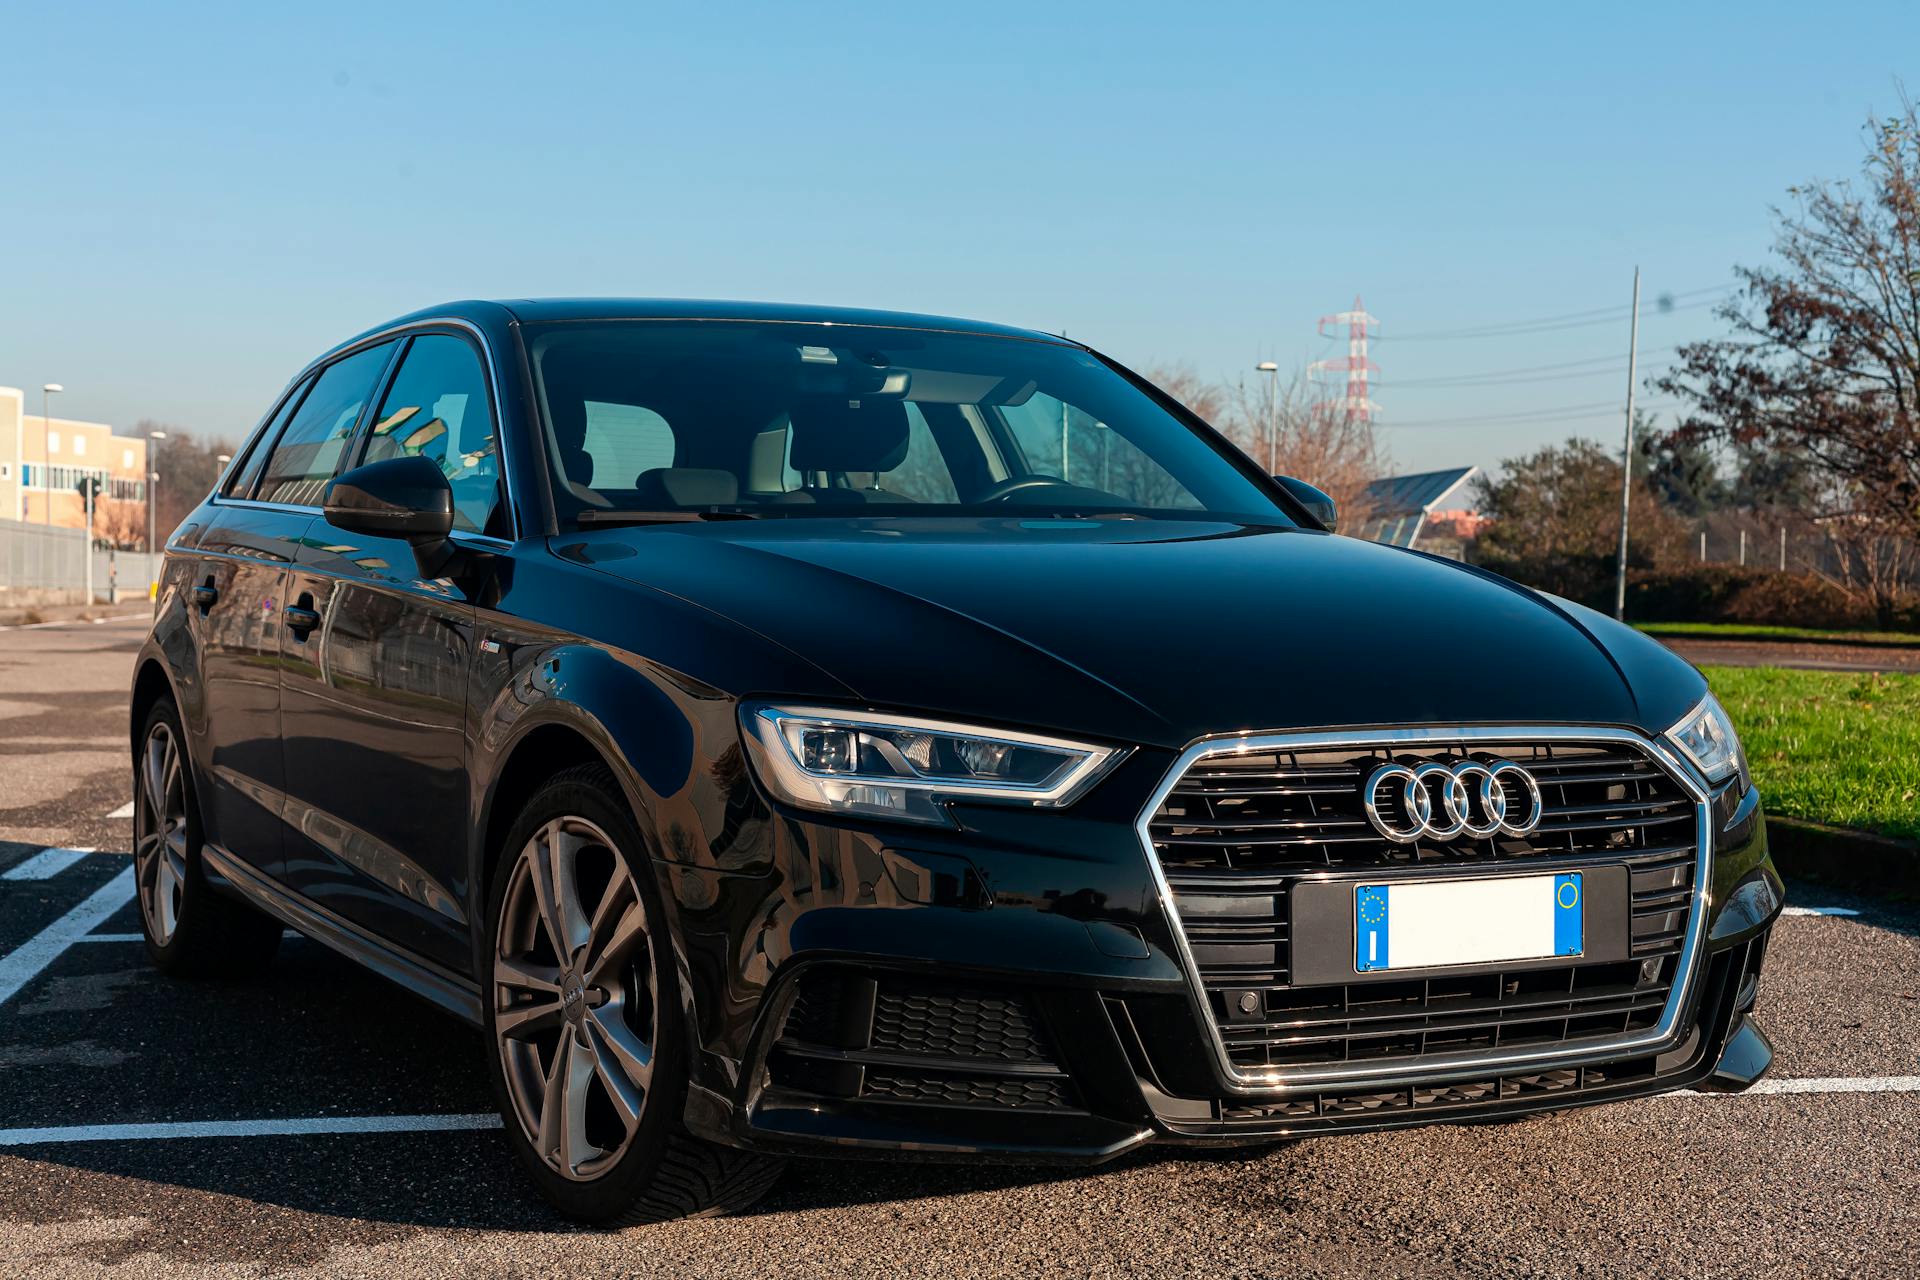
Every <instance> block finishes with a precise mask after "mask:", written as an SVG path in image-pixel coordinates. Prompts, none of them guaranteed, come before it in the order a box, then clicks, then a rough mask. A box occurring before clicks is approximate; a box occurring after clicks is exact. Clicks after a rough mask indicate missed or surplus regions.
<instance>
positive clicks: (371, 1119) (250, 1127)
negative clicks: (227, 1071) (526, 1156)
mask: <svg viewBox="0 0 1920 1280" xmlns="http://www.w3.org/2000/svg"><path fill="white" fill-rule="evenodd" d="M499 1127H500V1117H499V1116H498V1115H496V1114H495V1113H493V1112H487V1113H485V1114H474V1115H438V1116H431V1115H423V1116H315V1117H312V1118H308V1119H300V1120H189V1121H184V1122H182V1123H178V1124H170V1123H166V1122H161V1123H155V1124H65V1125H55V1126H52V1127H49V1128H44V1129H0V1147H24V1146H31V1145H34V1144H37V1143H43V1142H139V1141H151V1140H153V1139H155V1138H285V1137H303V1136H306V1135H308V1134H316V1133H433V1132H465V1131H470V1130H475V1129H498V1128H499Z"/></svg>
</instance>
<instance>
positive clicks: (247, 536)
mask: <svg viewBox="0 0 1920 1280" xmlns="http://www.w3.org/2000/svg"><path fill="white" fill-rule="evenodd" d="M210 510H211V511H212V512H213V513H214V514H213V518H212V521H211V523H210V524H209V525H208V528H207V531H206V533H205V534H204V535H203V536H202V537H201V539H200V545H199V548H198V553H197V557H196V560H195V562H194V564H193V567H192V573H193V580H192V582H191V583H190V584H189V585H188V587H187V591H186V598H187V618H188V625H189V627H190V628H191V629H192V631H193V633H194V635H195V637H196V638H197V640H198V642H199V645H200V655H201V659H200V669H201V672H202V674H203V677H204V679H205V681H206V691H205V699H204V705H205V714H206V718H207V722H206V725H205V729H204V732H203V733H202V734H200V735H199V736H200V740H201V741H202V742H203V743H204V744H205V745H204V747H203V750H204V751H205V753H206V759H205V760H204V761H202V767H201V771H200V776H201V781H202V800H203V803H202V806H201V809H202V817H203V818H204V819H205V821H206V826H207V837H208V839H210V840H212V841H213V842H214V843H215V844H217V845H219V846H220V847H221V848H223V849H226V850H227V851H228V852H230V853H232V854H233V855H234V856H235V857H237V858H240V859H242V860H243V861H245V862H248V863H250V864H251V865H253V866H255V867H258V868H259V869H261V870H262V871H265V872H267V873H268V874H270V875H271V874H276V873H277V872H278V871H279V867H280V859H281V852H282V841H281V808H282V802H283V800H284V798H285V785H286V772H285V768H284V765H283V759H282V752H281V746H280V643H281V634H280V630H281V629H280V607H281V603H282V601H283V600H284V598H285V589H286V579H287V575H288V573H289V572H290V568H291V565H292V562H293V558H294V550H295V548H296V547H297V546H298V545H299V540H300V538H301V536H302V535H303V534H304V533H305V532H306V529H307V526H308V525H310V524H312V523H313V520H314V517H313V516H312V515H311V514H309V513H306V512H288V511H270V510H265V509H261V508H255V507H240V506H227V505H220V506H216V507H213V508H210Z"/></svg>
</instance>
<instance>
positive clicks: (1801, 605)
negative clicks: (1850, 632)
mask: <svg viewBox="0 0 1920 1280" xmlns="http://www.w3.org/2000/svg"><path fill="white" fill-rule="evenodd" d="M1627 616H1628V617H1629V618H1632V619H1633V620H1634V621H1636V622H1746V623H1757V624H1767V625H1772V626H1781V627H1829V628H1849V627H1871V626H1873V625H1875V618H1874V612H1873V607H1872V605H1871V604H1869V603H1868V602H1866V601H1864V600H1860V599H1856V598H1853V597H1850V596H1848V595H1847V593H1846V592H1844V591H1842V590H1841V589H1840V588H1839V587H1836V586H1834V585H1833V584H1832V583H1831V582H1828V581H1827V580H1826V579H1824V578H1819V577H1816V576H1814V575H1813V574H1809V573H1778V572H1775V571H1773V570H1769V569H1757V568H1744V569H1743V568H1737V567H1735V566H1732V565H1696V566H1692V567H1689V568H1686V569H1661V570H1651V571H1643V572H1640V573H1635V574H1630V575H1629V576H1628V580H1627Z"/></svg>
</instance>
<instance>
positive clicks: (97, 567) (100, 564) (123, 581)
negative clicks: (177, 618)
mask: <svg viewBox="0 0 1920 1280" xmlns="http://www.w3.org/2000/svg"><path fill="white" fill-rule="evenodd" d="M87 554H88V551H87V533H86V530H84V529H62V528H59V527H57V526H48V525H44V524H22V523H21V522H20V521H18V520H0V592H7V591H22V592H24V591H39V592H71V593H72V595H73V598H74V600H75V601H79V600H80V598H81V596H82V595H83V594H85V591H86V585H87V562H86V559H85V557H86V556H87ZM92 555H93V590H94V595H95V596H96V597H98V598H99V599H102V600H104V599H106V598H107V591H108V588H109V587H110V586H118V588H119V592H120V598H121V599H123V600H125V599H128V598H130V597H132V598H140V597H144V596H145V595H146V594H147V555H146V553H145V552H141V551H101V550H98V549H96V550H94V551H93V552H92ZM0 598H3V597H0Z"/></svg>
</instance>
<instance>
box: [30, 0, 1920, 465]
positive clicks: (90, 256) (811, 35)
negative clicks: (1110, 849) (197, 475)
mask: <svg viewBox="0 0 1920 1280" xmlns="http://www.w3.org/2000/svg"><path fill="white" fill-rule="evenodd" d="M563 9H564V10H565V11H567V13H568V16H567V17H565V18H561V17H559V16H557V15H558V14H560V13H561V12H562V10H563ZM0 29H4V30H5V31H6V32H7V40H6V44H7V46H8V51H9V52H8V82H7V90H6V94H7V100H6V104H5V107H4V108H3V109H0V163H4V166H5V176H4V186H3V188H0V189H4V190H5V192H6V195H5V196H4V198H0V246H4V252H0V383H6V384H10V385H15V386H30V387H38V386H39V384H40V383H41V382H44V381H58V382H62V383H64V384H66V386H67V387H68V392H67V394H66V396H65V397H64V398H63V399H62V401H61V403H60V411H61V412H64V413H66V414H68V415H71V416H75V417H86V418H96V419H102V420H106V421H110V422H115V423H117V424H120V425H122V426H130V425H131V424H132V422H133V421H134V420H135V419H137V418H140V417H152V418H157V419H161V420H164V421H170V422H174V423H177V424H180V425H183V426H187V427H190V428H198V429H200V430H204V431H209V432H214V433H225V434H228V435H231V436H237V435H238V434H239V433H240V432H242V431H244V430H245V429H246V428H247V427H248V426H250V425H251V424H252V422H253V420H254V419H255V418H256V417H257V415H258V413H259V411H260V410H261V408H262V407H264V405H265V404H266V402H267V401H268V400H269V399H270V398H271V396H272V395H273V393H274V392H275V391H276V390H277V389H278V388H279V387H280V385H281V384H282V383H283V382H284V381H285V379H286V378H287V376H288V375H289V374H290V373H291V372H292V371H293V370H294V368H295V367H297V366H298V365H299V364H301V363H302V362H303V361H305V360H306V359H307V358H309V357H310V356H311V355H312V354H314V353H315V352H317V351H318V350H320V349H322V348H324V347H325V346H327V345H329V344H330V343H332V342H334V341H336V340H337V339H339V338H341V337H343V336H346V335H347V334H349V333H351V332H354V331H356V330H358V329H361V328H364V327H366V326H367V325H369V324H371V323H374V322H376V321H379V320H382V319H385V318H387V317H389V316H392V315H395V314H398V313H400V312H403V311H408V310H411V309H413V308H415V307H417V306H420V305H423V304H426V303H429V302H434V301H439V300H442V299H445V298H449V297H456V296H480V297H501V296H515V295H518V296H525V295H528V294H576V293H584V294H654V295H668V296H709V297H712V296H717V297H745V298H763V299H773V300H781V301H817V302H829V303H845V304H854V305H872V306H883V307H894V308H899V309H904V310H916V311H931V312H940V313H949V314H959V315H968V316H975V317H980V318H986V319H994V320H1001V321H1006V322H1010V323H1016V324H1025V325H1031V326H1034V327H1038V328H1046V329H1051V330H1061V329H1064V330H1065V331H1067V332H1068V333H1070V334H1072V335H1073V336H1075V337H1078V338H1082V339H1084V340H1087V341H1089V342H1091V343H1093V344H1094V345H1096V346H1098V347H1100V348H1101V349H1103V350H1105V351H1107V352H1109V353H1111V354H1113V355H1114V356H1116V357H1117V358H1119V359H1121V360H1123V361H1126V362H1128V363H1130V364H1134V365H1136V366H1147V365H1153V364H1156V363H1162V362H1185V363H1188V364H1191V365H1193V366H1194V367H1195V368H1196V369H1197V370H1198V371H1199V372H1201V373H1202V374H1204V375H1206V376H1209V377H1216V378H1221V379H1232V378H1236V377H1239V376H1240V375H1241V373H1242V371H1243V370H1248V369H1250V367H1251V366H1252V365H1253V364H1254V363H1255V362H1256V361H1257V360H1259V359H1262V358H1266V357H1269V356H1271V357H1274V358H1277V359H1279V360H1280V361H1281V362H1282V364H1285V365H1293V364H1296V363H1304V362H1305V361H1307V360H1310V359H1313V358H1315V357H1316V356H1319V355H1321V354H1323V353H1325V350H1326V347H1327V345H1328V344H1326V343H1324V342H1322V341H1321V340H1320V339H1319V338H1318V337H1317V336H1316V335H1315V322H1316V320H1317V319H1318V317H1319V316H1320V315H1322V314H1323V313H1327V312H1332V311H1338V310H1341V309H1344V308H1345V307H1346V306H1347V305H1348V304H1349V303H1350V302H1351V301H1352V299H1353V297H1354V295H1355V294H1356V293H1358V294H1361V295H1364V297H1365V299H1366V303H1367V306H1368V308H1369V309H1370V310H1371V311H1373V312H1374V313H1375V314H1376V315H1377V316H1379V317H1380V320H1381V322H1382V334H1383V340H1382V341H1381V342H1380V343H1379V344H1378V346H1377V347H1376V349H1375V356H1376V358H1377V359H1378V361H1379V363H1380V364H1381V366H1382V367H1383V373H1382V375H1381V379H1382V385H1380V387H1379V388H1378V390H1377V391H1376V394H1375V398H1376V400H1378V401H1379V402H1380V403H1381V404H1382V405H1383V406H1384V408H1385V410H1386V414H1385V416H1384V417H1383V419H1382V422H1383V424H1390V423H1395V422H1399V423H1404V424H1407V425H1403V426H1390V427H1387V428H1386V429H1385V437H1386V439H1387V441H1388V444H1389V447H1390V449H1391V451H1392V456H1393V458H1394V461H1395V462H1396V463H1397V464H1398V465H1399V466H1400V467H1401V469H1403V470H1416V469H1422V468H1425V467H1428V466H1440V465H1447V464H1450V463H1454V462H1461V463H1466V462H1476V463H1481V464H1483V465H1484V464H1492V463H1495V462H1497V461H1498V460H1499V459H1500V458H1502V457H1505V456H1510V455H1512V454H1514V453H1518V452H1521V451H1524V450H1527V449H1531V448H1534V447H1537V446H1538V445H1540V444H1542V443H1545V442H1548V441H1551V440H1557V439H1560V438H1563V437H1565V436H1566V435H1568V434H1571V433H1574V432H1583V433H1586V434H1590V435H1604V436H1606V437H1607V438H1609V439H1611V438H1612V437H1613V436H1615V435H1617V433H1618V429H1619V425H1618V424H1619V414H1618V411H1617V410H1615V409H1613V408H1612V407H1611V405H1610V404H1603V402H1613V401H1618V399H1619V398H1620V396H1621V394H1622V391H1623V388H1624V383H1625V375H1624V372H1621V371H1619V370H1618V369H1616V368H1615V367H1614V366H1615V364H1616V363H1617V362H1618V361H1617V359H1616V358H1618V357H1621V356H1623V353H1624V350H1625V346H1626V326H1625V321H1624V317H1623V316H1601V317H1598V318H1599V319H1602V320H1604V321H1605V323H1602V324H1582V325H1577V326H1574V327H1562V328H1553V329H1547V330H1545V331H1542V330H1540V329H1539V328H1538V327H1537V326H1535V327H1528V328H1524V329H1523V331H1521V332H1518V333H1513V334H1508V335H1503V336H1498V337H1482V338H1473V339H1455V340H1447V339H1432V338H1424V339H1423V338H1419V337H1418V336H1417V335H1420V334H1423V333H1426V334H1431V333H1435V332H1447V331H1454V330H1460V329H1475V328H1481V327H1485V326H1489V325H1498V324H1501V323H1503V322H1507V321H1531V320H1535V319H1538V318H1541V317H1552V316H1561V315H1566V314H1568V313H1583V312H1590V311H1593V310H1594V309H1598V308H1607V307H1619V308H1622V309H1623V308H1624V304H1625V303H1626V301H1627V295H1628V289H1629V285H1630V278H1631V273H1632V269H1633V267H1634V265H1635V264H1636V263H1638V264H1639V265H1640V266H1641V267H1642V268H1643V271H1644V276H1645V286H1644V287H1645V292H1646V297H1647V299H1648V301H1649V309H1650V311H1651V312H1652V314H1650V316H1649V318H1648V319H1647V320H1646V322H1645V323H1644V325H1643V327H1642V346H1643V349H1644V350H1646V351H1648V352H1650V353H1652V354H1651V355H1650V356H1649V357H1648V359H1649V361H1650V362H1651V363H1653V364H1654V365H1655V366H1656V367H1657V365H1658V362H1659V361H1660V360H1662V359H1663V358H1664V355H1663V352H1662V349H1664V348H1667V347H1670V346H1671V345H1672V344H1673V343H1674V342H1676V341H1680V340H1683V339H1686V338H1691V337H1697V336H1700V335H1702V334H1705V333H1709V332H1712V331H1713V330H1714V327H1715V322H1714V321H1713V319H1712V316H1711V312H1710V310H1709V309H1707V308H1705V307H1700V306H1693V305H1690V304H1692V303H1694V302H1696V301H1699V300H1704V299H1705V298H1707V297H1710V295H1703V294H1699V293H1698V292H1697V291H1700V290H1705V289H1711V288H1713V287H1715V286H1719V285H1722V284H1724V283H1726V282H1728V281H1729V280H1730V279H1731V268H1732V266H1733V264H1735V263H1736V262H1755V261H1758V260H1760V259H1761V258H1762V257H1763V256H1764V254H1765V252H1766V249H1767V246H1768V244H1769V242H1770V239H1771V232H1770V227H1769V219H1768V206H1769V205H1770V204H1773V203H1776V202H1779V201H1781V200H1783V199H1785V198H1786V197H1785V189H1786V188H1787V187H1788V186H1789V185H1791V184H1794V183H1796V182H1800V181H1803V180H1805V179H1808V178H1812V177H1819V176H1844V175H1846V174H1849V173H1851V172H1853V171H1854V170H1855V169H1856V168H1857V165H1858V161H1859V155H1860V133H1859V130H1860V126H1861V124H1862V123H1863V122H1864V120H1865V119H1866V118H1867V116H1868V114H1869V113H1870V112H1876V111H1877V112H1880V113H1885V112H1886V111H1888V110H1889V109H1890V108H1891V107H1892V105H1893V104H1894V103H1895V101H1896V97H1897V87H1896V85H1897V81H1898V79H1899V78H1900V77H1901V76H1902V75H1909V78H1910V79H1915V80H1920V70H1915V69H1910V68H1909V67H1908V66H1907V65H1904V64H1903V59H1904V61H1905V63H1913V62H1915V59H1916V55H1915V53H1914V50H1916V49H1920V7H1916V6H1912V5H1910V4H1909V5H1898V4H1888V5H1826V6H1813V5H1807V4H1805V3H1797V4H1791V5H1777V4H1761V3H1748V4H1743V5H1740V6H1738V7H1735V6H1712V7H1709V6H1704V5H1703V6H1676V5H1671V4H1661V5H1654V4H1645V5H1641V4H1620V3H1614V4H1607V5H1591V6H1545V5H1539V4H1529V5H1513V6H1499V7H1493V6H1456V5H1433V4H1420V5H1405V6H1399V5H1393V4H1374V5H1368V6H1355V7H1351V8H1348V9H1342V8H1341V7H1338V6H1329V5H1314V6H1311V7H1307V6H1289V5H1277V4H1263V5H1213V6H1199V5H1188V6H1171V5H1167V6H1157V5H1156V6H1144V5H1143V6H1122V5H1114V4H1107V5H1077V4H1076V5H1067V4H1035V3H1031V2H1029V3H1026V4H1021V5H997V4H980V3H975V4H967V5H943V6H922V5H903V4H899V3H893V4H886V5H872V6H838V5H832V4H827V3H816V4H807V5H769V6H748V5H733V6H722V5H705V6H685V7H682V6H661V5H645V6H642V5H576V6H548V7H535V6H531V5H523V6H492V5H487V4H480V3H468V4H462V5H458V6H427V5H371V4H357V3H336V4H329V5H326V6H306V7H302V8H301V9H299V10H298V11H296V10H295V9H294V8H293V7H291V6H273V5H257V4H255V5H244V6H242V5H235V6H230V7H227V6H196V7H188V6H179V7H177V8H175V7H171V6H166V7H163V6H124V7H121V6H109V5H98V4H82V3H76V4H71V5H46V4H22V3H16V2H15V0H0ZM1910 72H1911V74H1910ZM1662 293H1667V294H1673V295H1678V296H1679V298H1680V305H1679V307H1678V308H1677V309H1676V310H1674V311H1672V312H1671V313H1667V314H1661V313H1659V312H1658V311H1657V309H1655V308H1654V307H1653V306H1652V303H1653V300H1654V299H1656V298H1657V297H1658V296H1659V295H1661V294H1662ZM1395 335H1405V338H1404V340H1396V337H1395ZM1577 361H1589V362H1591V363H1589V364H1585V365H1575V366H1574V367H1572V368H1553V369H1549V370H1546V371H1544V372H1543V373H1541V374H1524V373H1523V374H1521V375H1518V376H1528V377H1534V378H1537V379H1538V380H1536V381H1530V382H1514V381H1510V380H1509V381H1503V382H1498V383H1495V384H1493V385H1480V386H1471V385H1461V384H1459V383H1453V384H1451V385H1449V384H1435V383H1434V382H1433V381H1432V380H1433V379H1437V378H1457V377H1461V376H1463V375H1475V374H1481V373H1489V374H1497V373H1503V372H1506V371H1512V370H1516V369H1518V370H1532V369H1535V368H1537V367H1538V366H1543V365H1552V366H1563V365H1569V364H1571V363H1572V362H1577ZM1569 373H1575V374H1579V375H1581V376H1579V377H1566V376H1562V375H1565V374H1569ZM1396 380H1399V381H1402V382H1404V383H1405V384H1406V385H1404V386H1396V385H1395V382H1396ZM32 399H33V400H35V401H37V399H38V397H37V396H35V397H32ZM1592 405H1599V406H1601V407H1598V408H1592V409H1589V408H1586V407H1585V406H1592ZM1569 406H1578V407H1577V408H1569ZM1463 418H1464V419H1469V420H1470V421H1468V422H1466V423H1463V424H1459V425H1429V426H1422V425H1414V424H1420V423H1442V424H1448V423H1454V422H1455V420H1457V419H1463Z"/></svg>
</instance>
